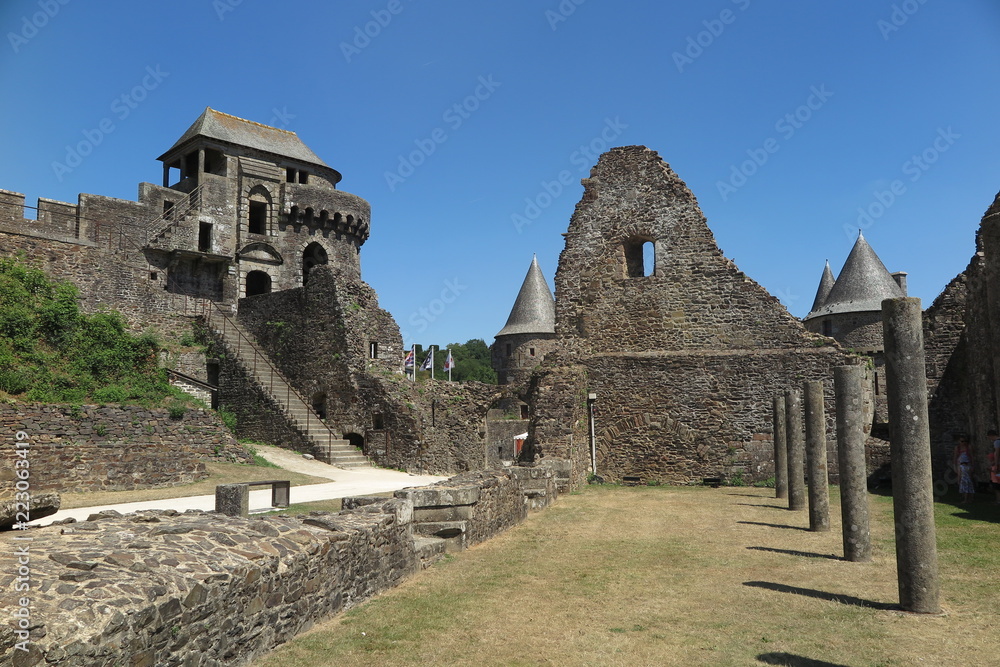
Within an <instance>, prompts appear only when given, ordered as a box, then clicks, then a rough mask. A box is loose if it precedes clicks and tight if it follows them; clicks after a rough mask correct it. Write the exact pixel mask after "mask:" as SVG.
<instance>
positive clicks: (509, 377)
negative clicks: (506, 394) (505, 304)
mask: <svg viewBox="0 0 1000 667" xmlns="http://www.w3.org/2000/svg"><path fill="white" fill-rule="evenodd" d="M555 326H556V303H555V299H554V298H553V297H552V290H550V289H549V285H548V283H546V282H545V276H544V275H542V270H541V268H540V267H539V266H538V258H537V257H533V258H532V260H531V266H529V267H528V274H527V275H526V276H525V277H524V282H523V283H522V284H521V291H520V292H518V294H517V299H516V300H515V301H514V307H513V308H512V309H511V311H510V316H509V317H508V318H507V324H506V325H504V328H503V329H501V330H500V331H499V333H497V335H496V340H495V341H494V343H493V346H492V347H491V348H490V353H491V357H492V362H493V369H494V370H495V371H496V372H497V380H498V381H499V383H500V384H510V383H516V382H520V381H522V380H524V379H527V376H528V374H529V373H530V372H531V370H532V369H533V368H535V366H537V365H538V364H540V363H541V361H542V359H543V358H544V357H545V355H546V354H547V353H548V352H550V351H551V350H552V348H553V346H554V345H555V338H556V333H555V331H556V329H555Z"/></svg>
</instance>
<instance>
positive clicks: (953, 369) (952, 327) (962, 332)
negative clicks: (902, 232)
mask: <svg viewBox="0 0 1000 667" xmlns="http://www.w3.org/2000/svg"><path fill="white" fill-rule="evenodd" d="M967 306H968V285H967V280H966V276H965V274H964V273H963V274H960V275H959V276H958V277H956V278H955V279H954V280H952V281H951V282H950V283H948V285H947V287H945V288H944V291H942V292H941V294H940V295H939V296H938V297H937V298H936V299H935V300H934V302H933V303H932V304H931V306H930V307H929V308H927V310H925V311H924V314H923V329H924V331H923V334H924V355H925V361H926V364H927V392H928V396H929V404H928V411H929V418H930V430H931V452H932V463H933V468H934V476H935V478H942V477H944V476H945V474H946V472H947V471H948V470H949V469H950V467H951V465H952V452H953V448H954V446H955V443H956V442H957V440H958V437H959V436H960V435H961V434H963V433H964V434H972V433H973V432H974V430H975V427H974V424H973V419H972V415H971V414H970V413H969V409H968V403H969V394H968V393H966V392H967V391H968V389H969V387H967V384H969V383H970V382H971V383H976V384H983V380H982V378H981V377H976V376H978V375H980V373H981V371H978V370H976V371H974V370H972V369H970V367H969V364H968V360H967V354H968V349H967V347H966V328H965V317H964V316H965V312H966V309H967ZM977 421H979V420H977ZM982 421H986V422H989V424H986V425H984V426H985V428H992V426H993V424H992V420H991V419H986V420H982ZM985 428H984V429H983V430H981V431H980V432H979V433H977V434H976V435H985V432H986V431H985Z"/></svg>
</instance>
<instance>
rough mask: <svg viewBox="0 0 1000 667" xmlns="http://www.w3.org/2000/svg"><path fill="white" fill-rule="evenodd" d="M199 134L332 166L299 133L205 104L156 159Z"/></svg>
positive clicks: (161, 158)
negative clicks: (181, 132) (190, 122)
mask: <svg viewBox="0 0 1000 667" xmlns="http://www.w3.org/2000/svg"><path fill="white" fill-rule="evenodd" d="M199 136H201V137H206V138H209V139H215V140H217V141H224V142H226V143H229V144H234V145H236V146H245V147H247V148H254V149H257V150H259V151H264V152H265V153H270V154H272V155H277V156H281V157H289V158H292V159H295V160H299V161H301V162H305V163H308V164H315V165H319V166H322V167H326V168H327V169H330V168H331V167H330V166H329V165H327V164H326V163H325V162H323V161H322V160H320V159H319V157H318V156H317V155H316V154H315V153H313V152H312V151H311V150H310V149H309V147H308V146H306V145H305V144H304V143H302V140H301V139H299V135H297V134H295V133H294V132H289V131H288V130H280V129H278V128H276V127H270V126H268V125H262V124H261V123H255V122H254V121H252V120H245V119H243V118H237V117H236V116H231V115H229V114H227V113H222V112H221V111H216V110H215V109H212V108H209V107H205V111H204V112H202V114H201V115H200V116H198V120H196V121H195V122H194V123H193V124H192V125H191V127H189V128H188V129H187V132H185V133H184V134H183V135H182V136H181V138H180V139H178V140H177V141H176V142H174V145H173V146H171V147H170V150H168V151H167V152H166V153H164V154H163V155H161V156H160V157H159V158H157V159H159V160H163V159H164V157H166V156H168V155H170V154H171V153H173V152H174V150H176V149H177V148H179V147H180V146H182V145H184V144H185V143H187V142H188V141H190V140H192V139H194V138H195V137H199Z"/></svg>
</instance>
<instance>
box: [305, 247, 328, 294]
mask: <svg viewBox="0 0 1000 667" xmlns="http://www.w3.org/2000/svg"><path fill="white" fill-rule="evenodd" d="M328 261H329V258H328V257H327V254H326V248H324V247H323V246H322V245H321V244H319V243H317V242H316V241H313V242H312V243H310V244H309V245H307V246H306V247H305V249H304V250H303V251H302V284H303V285H305V284H306V282H307V281H308V280H309V270H310V269H312V267H314V266H318V265H320V264H326V263H327V262H328Z"/></svg>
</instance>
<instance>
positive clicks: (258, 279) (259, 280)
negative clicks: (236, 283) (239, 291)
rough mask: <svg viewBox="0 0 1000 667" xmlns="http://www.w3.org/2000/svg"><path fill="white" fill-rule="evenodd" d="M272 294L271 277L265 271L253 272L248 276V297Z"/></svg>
mask: <svg viewBox="0 0 1000 667" xmlns="http://www.w3.org/2000/svg"><path fill="white" fill-rule="evenodd" d="M270 293H271V276H269V275H267V273H266V272H264V271H251V272H250V273H248V274H247V296H257V295H258V294H270Z"/></svg>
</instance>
